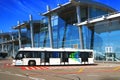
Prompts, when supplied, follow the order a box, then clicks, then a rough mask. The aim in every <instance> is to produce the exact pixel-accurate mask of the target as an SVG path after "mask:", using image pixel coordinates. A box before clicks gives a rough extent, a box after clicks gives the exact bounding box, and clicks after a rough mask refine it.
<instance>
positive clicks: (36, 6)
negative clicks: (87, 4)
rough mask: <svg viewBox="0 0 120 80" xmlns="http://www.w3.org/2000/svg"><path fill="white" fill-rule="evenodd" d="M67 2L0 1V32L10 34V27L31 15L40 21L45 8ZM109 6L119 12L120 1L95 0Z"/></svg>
mask: <svg viewBox="0 0 120 80" xmlns="http://www.w3.org/2000/svg"><path fill="white" fill-rule="evenodd" d="M68 1H69V0H0V31H1V30H2V31H3V32H11V31H13V30H12V27H13V26H16V25H17V21H20V23H22V22H23V21H28V20H29V14H32V16H33V19H34V20H40V19H41V18H42V17H41V16H40V15H39V14H40V13H43V12H46V6H47V5H49V6H50V7H51V8H52V9H53V8H55V7H56V6H57V4H58V3H60V4H63V3H66V2H68ZM96 1H98V2H100V3H104V4H106V5H109V6H111V7H113V8H115V9H116V10H118V11H120V6H119V5H120V0H96Z"/></svg>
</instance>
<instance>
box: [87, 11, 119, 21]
mask: <svg viewBox="0 0 120 80" xmlns="http://www.w3.org/2000/svg"><path fill="white" fill-rule="evenodd" d="M119 13H120V12H113V13H109V14H105V15H101V16H97V17H93V18H88V19H87V20H86V21H91V20H94V19H98V18H103V17H108V16H111V15H115V14H119Z"/></svg>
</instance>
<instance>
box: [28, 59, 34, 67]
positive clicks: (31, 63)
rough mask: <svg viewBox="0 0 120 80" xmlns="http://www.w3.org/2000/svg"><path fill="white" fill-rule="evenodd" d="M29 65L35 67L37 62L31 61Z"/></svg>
mask: <svg viewBox="0 0 120 80" xmlns="http://www.w3.org/2000/svg"><path fill="white" fill-rule="evenodd" d="M28 65H29V66H35V65H36V62H35V61H34V60H30V61H29V62H28Z"/></svg>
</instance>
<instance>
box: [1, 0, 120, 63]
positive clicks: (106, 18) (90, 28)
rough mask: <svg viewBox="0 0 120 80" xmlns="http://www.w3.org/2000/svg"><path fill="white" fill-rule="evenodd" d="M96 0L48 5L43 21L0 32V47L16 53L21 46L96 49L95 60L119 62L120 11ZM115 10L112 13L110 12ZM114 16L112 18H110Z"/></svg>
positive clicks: (75, 0)
mask: <svg viewBox="0 0 120 80" xmlns="http://www.w3.org/2000/svg"><path fill="white" fill-rule="evenodd" d="M116 12H117V11H116V10H115V9H113V8H111V7H109V6H107V5H104V4H101V3H98V2H96V1H93V0H70V1H69V2H67V3H65V4H58V6H57V7H56V8H54V9H51V8H50V7H49V6H47V11H46V12H45V13H43V14H42V16H44V18H43V19H41V20H33V18H32V15H30V20H29V21H25V22H23V23H20V22H19V21H18V24H17V26H14V27H13V29H14V30H15V32H9V33H0V49H1V51H7V52H9V55H10V56H14V55H15V54H16V52H17V50H18V49H19V48H21V47H51V48H77V49H93V50H94V54H95V60H104V61H120V45H119V44H120V37H119V36H120V14H119V13H116ZM111 13H112V14H111ZM111 16H112V17H111Z"/></svg>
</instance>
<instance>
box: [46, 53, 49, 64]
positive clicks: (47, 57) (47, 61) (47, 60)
mask: <svg viewBox="0 0 120 80" xmlns="http://www.w3.org/2000/svg"><path fill="white" fill-rule="evenodd" d="M49 57H50V53H49V52H46V53H45V64H48V63H49Z"/></svg>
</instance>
